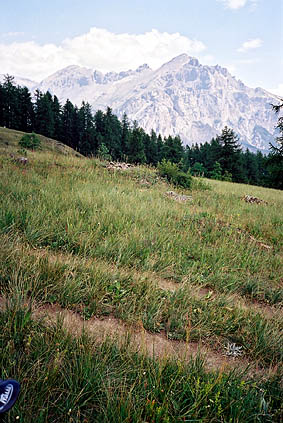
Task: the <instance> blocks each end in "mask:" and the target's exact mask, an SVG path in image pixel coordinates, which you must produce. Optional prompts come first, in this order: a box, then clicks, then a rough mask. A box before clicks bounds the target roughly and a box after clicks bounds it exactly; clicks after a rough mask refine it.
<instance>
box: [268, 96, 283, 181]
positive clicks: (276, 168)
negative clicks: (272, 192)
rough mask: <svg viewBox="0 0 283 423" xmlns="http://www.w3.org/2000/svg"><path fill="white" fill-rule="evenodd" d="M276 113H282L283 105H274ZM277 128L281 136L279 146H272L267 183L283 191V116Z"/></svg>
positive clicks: (277, 139)
mask: <svg viewBox="0 0 283 423" xmlns="http://www.w3.org/2000/svg"><path fill="white" fill-rule="evenodd" d="M272 107H273V110H274V111H275V113H280V111H281V108H283V100H281V104H279V105H273V106H272ZM276 128H277V129H278V130H279V133H280V135H279V136H278V137H277V138H276V141H277V144H278V145H277V146H273V145H271V144H270V154H269V156H268V160H267V171H268V174H267V183H268V185H269V186H271V187H272V188H278V189H283V115H281V116H279V118H278V122H277V126H276Z"/></svg>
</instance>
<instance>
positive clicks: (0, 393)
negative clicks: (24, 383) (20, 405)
mask: <svg viewBox="0 0 283 423" xmlns="http://www.w3.org/2000/svg"><path fill="white" fill-rule="evenodd" d="M20 389H21V387H20V384H19V382H17V381H16V380H13V379H7V380H2V379H0V414H1V413H5V412H6V411H8V410H10V408H11V407H13V405H14V404H15V402H16V400H17V398H18V395H19V393H20Z"/></svg>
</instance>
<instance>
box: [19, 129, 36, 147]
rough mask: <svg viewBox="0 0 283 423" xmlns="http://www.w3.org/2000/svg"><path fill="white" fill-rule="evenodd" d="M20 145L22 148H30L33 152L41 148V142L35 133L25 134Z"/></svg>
mask: <svg viewBox="0 0 283 423" xmlns="http://www.w3.org/2000/svg"><path fill="white" fill-rule="evenodd" d="M19 145H20V146H21V147H22V148H29V149H31V150H37V149H39V148H40V146H41V141H40V139H39V138H38V136H37V135H36V134H35V133H33V132H32V133H31V134H25V135H23V136H22V138H21V139H20V141H19Z"/></svg>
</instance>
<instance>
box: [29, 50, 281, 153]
mask: <svg viewBox="0 0 283 423" xmlns="http://www.w3.org/2000/svg"><path fill="white" fill-rule="evenodd" d="M28 88H29V87H28ZM33 89H40V90H41V91H43V92H45V91H50V93H51V94H53V95H56V96H57V97H58V98H59V100H60V101H61V102H65V101H66V100H67V99H69V100H71V101H72V102H73V103H75V104H78V105H79V104H81V102H82V101H87V102H89V103H90V104H91V105H92V107H93V110H94V111H95V110H98V109H106V107H108V106H109V107H111V108H112V110H113V112H114V113H115V114H117V115H118V117H120V118H121V117H122V115H123V114H124V113H126V114H127V115H128V117H129V119H130V120H132V121H134V120H136V121H137V122H138V124H139V125H140V126H142V127H143V128H144V129H145V130H146V131H147V132H150V131H151V129H153V130H154V131H155V132H157V133H160V134H161V135H162V136H168V135H169V134H171V135H180V137H181V139H182V141H183V143H184V144H185V145H186V144H189V145H191V144H192V143H196V142H198V143H204V142H206V141H210V140H211V138H212V137H214V136H215V135H217V134H219V133H220V132H221V130H222V128H223V127H224V126H229V127H231V128H232V129H233V130H234V131H235V132H236V133H237V134H238V135H239V138H240V142H241V144H242V145H243V146H244V147H248V148H249V149H250V150H252V151H255V150H257V149H259V150H262V151H264V152H267V151H268V148H269V143H270V142H274V138H275V136H276V131H275V126H276V116H275V115H274V113H273V111H272V107H271V103H272V102H274V101H277V99H278V96H276V95H274V94H271V93H269V92H268V91H266V90H264V89H263V88H260V87H257V88H249V87H247V86H246V85H245V84H244V83H243V82H242V81H241V80H237V79H236V78H235V77H234V76H232V75H231V74H230V73H229V71H228V70H227V69H226V68H224V67H221V66H219V65H215V66H208V65H202V64H201V63H200V62H199V60H198V59H197V58H195V57H192V56H188V55H187V54H181V55H179V56H177V57H174V58H173V59H171V60H170V61H168V62H166V63H164V64H163V65H162V66H160V67H159V68H158V69H155V70H152V69H150V67H149V66H148V65H147V64H144V65H141V66H139V67H138V68H137V69H135V70H132V69H130V70H127V71H122V72H107V73H102V72H100V71H98V70H92V69H89V68H86V67H80V66H78V65H71V66H68V67H66V68H63V69H61V70H59V71H57V72H55V73H54V74H52V75H50V76H49V77H47V78H45V79H44V80H43V81H41V82H40V83H39V84H37V85H35V86H34V87H33Z"/></svg>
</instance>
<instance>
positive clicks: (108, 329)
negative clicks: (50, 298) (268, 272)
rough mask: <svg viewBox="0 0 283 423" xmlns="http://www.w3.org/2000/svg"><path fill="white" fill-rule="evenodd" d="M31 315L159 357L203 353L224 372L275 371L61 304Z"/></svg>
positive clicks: (1, 301)
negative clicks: (85, 314) (86, 317)
mask: <svg viewBox="0 0 283 423" xmlns="http://www.w3.org/2000/svg"><path fill="white" fill-rule="evenodd" d="M5 308H6V301H5V299H4V298H1V297H0V310H5ZM32 314H33V318H34V319H37V320H40V321H42V322H43V324H46V325H52V324H56V323H57V322H58V320H59V321H60V322H62V325H63V328H64V329H65V330H66V331H67V333H69V334H71V335H72V336H80V335H81V334H82V333H83V331H86V333H87V334H88V335H89V336H91V337H93V338H94V340H95V341H96V342H98V343H101V342H103V341H104V340H106V339H107V338H110V339H111V340H115V341H116V342H117V343H118V345H119V344H120V345H121V344H122V343H123V342H124V341H125V340H126V339H127V340H128V341H129V344H130V346H131V348H132V349H133V350H134V351H137V352H141V353H144V354H146V355H149V356H150V357H154V358H157V359H166V358H177V359H179V360H181V361H182V362H188V361H190V359H191V358H192V357H196V356H197V354H201V356H203V357H204V358H205V365H206V368H207V370H220V371H223V370H229V369H236V368H240V369H242V370H243V369H246V368H248V367H249V368H248V370H247V373H246V374H247V376H251V375H253V374H257V375H258V374H265V375H267V374H271V373H272V372H273V369H272V368H269V369H262V368H260V367H259V366H257V364H256V363H255V362H249V361H248V360H247V359H246V358H244V357H237V358H233V357H228V356H225V355H224V354H223V353H221V352H216V351H213V350H211V349H210V348H209V347H207V346H205V345H203V344H201V343H197V342H184V341H172V340H169V339H168V338H167V337H166V336H165V334H164V333H160V334H153V333H149V332H147V331H145V330H144V329H143V328H139V327H134V326H129V325H126V324H125V323H123V322H121V321H119V320H118V319H115V318H113V317H108V318H106V319H99V318H92V319H90V320H84V319H83V318H82V317H81V316H80V315H79V314H78V313H75V312H73V311H70V310H67V309H63V308H62V307H60V306H59V305H42V306H40V307H34V308H33V312H32Z"/></svg>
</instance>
